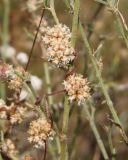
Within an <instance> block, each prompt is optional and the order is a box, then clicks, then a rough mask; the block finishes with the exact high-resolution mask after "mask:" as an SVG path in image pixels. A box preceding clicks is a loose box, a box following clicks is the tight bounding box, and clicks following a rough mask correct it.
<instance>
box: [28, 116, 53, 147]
mask: <svg viewBox="0 0 128 160" xmlns="http://www.w3.org/2000/svg"><path fill="white" fill-rule="evenodd" d="M28 134H29V138H28V140H29V142H30V143H33V144H34V146H35V147H36V148H40V147H43V146H44V145H45V142H46V141H47V140H49V139H51V138H52V137H53V135H54V131H53V129H52V127H51V124H50V123H49V122H48V121H47V120H46V119H44V118H39V119H37V120H34V121H32V122H31V123H30V126H29V130H28Z"/></svg>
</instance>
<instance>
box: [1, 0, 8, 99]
mask: <svg viewBox="0 0 128 160" xmlns="http://www.w3.org/2000/svg"><path fill="white" fill-rule="evenodd" d="M9 14H10V0H4V19H3V34H2V43H3V47H4V52H6V48H7V45H8V42H9V31H8V28H9ZM4 54H5V53H2V54H1V56H2V59H3V60H5V56H4ZM0 97H1V98H2V99H4V100H5V99H6V86H5V84H4V83H2V82H0Z"/></svg>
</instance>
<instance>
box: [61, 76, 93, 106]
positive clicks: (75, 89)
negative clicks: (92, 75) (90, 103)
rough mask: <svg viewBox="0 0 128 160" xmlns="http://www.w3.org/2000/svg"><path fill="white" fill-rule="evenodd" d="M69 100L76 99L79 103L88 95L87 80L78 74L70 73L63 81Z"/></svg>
mask: <svg viewBox="0 0 128 160" xmlns="http://www.w3.org/2000/svg"><path fill="white" fill-rule="evenodd" d="M63 85H64V88H65V90H66V92H67V95H68V99H69V101H70V102H72V101H77V102H78V104H79V105H80V104H81V103H82V102H84V101H85V100H86V99H88V98H89V97H90V87H89V82H88V80H87V79H86V78H83V76H82V75H80V74H76V73H74V74H72V75H70V76H68V77H67V78H66V80H65V81H64V82H63Z"/></svg>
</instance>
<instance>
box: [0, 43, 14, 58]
mask: <svg viewBox="0 0 128 160" xmlns="http://www.w3.org/2000/svg"><path fill="white" fill-rule="evenodd" d="M0 54H1V55H2V56H4V57H5V58H8V59H10V58H12V57H14V56H15V54H16V49H15V48H14V47H12V46H10V45H7V46H1V47H0Z"/></svg>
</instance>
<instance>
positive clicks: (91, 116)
mask: <svg viewBox="0 0 128 160" xmlns="http://www.w3.org/2000/svg"><path fill="white" fill-rule="evenodd" d="M88 107H89V106H88V105H87V104H86V103H85V105H84V106H83V111H84V112H85V114H86V116H87V119H88V121H89V123H90V127H91V129H92V131H93V134H94V135H95V138H96V141H97V143H98V146H99V148H100V150H101V153H102V155H103V157H104V159H105V160H109V157H108V154H107V151H106V149H105V146H104V144H103V141H102V139H101V137H100V134H99V131H98V129H97V127H96V124H95V120H94V113H90V111H89V108H88ZM93 109H94V108H93ZM93 111H94V110H93ZM93 111H92V112H93Z"/></svg>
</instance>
